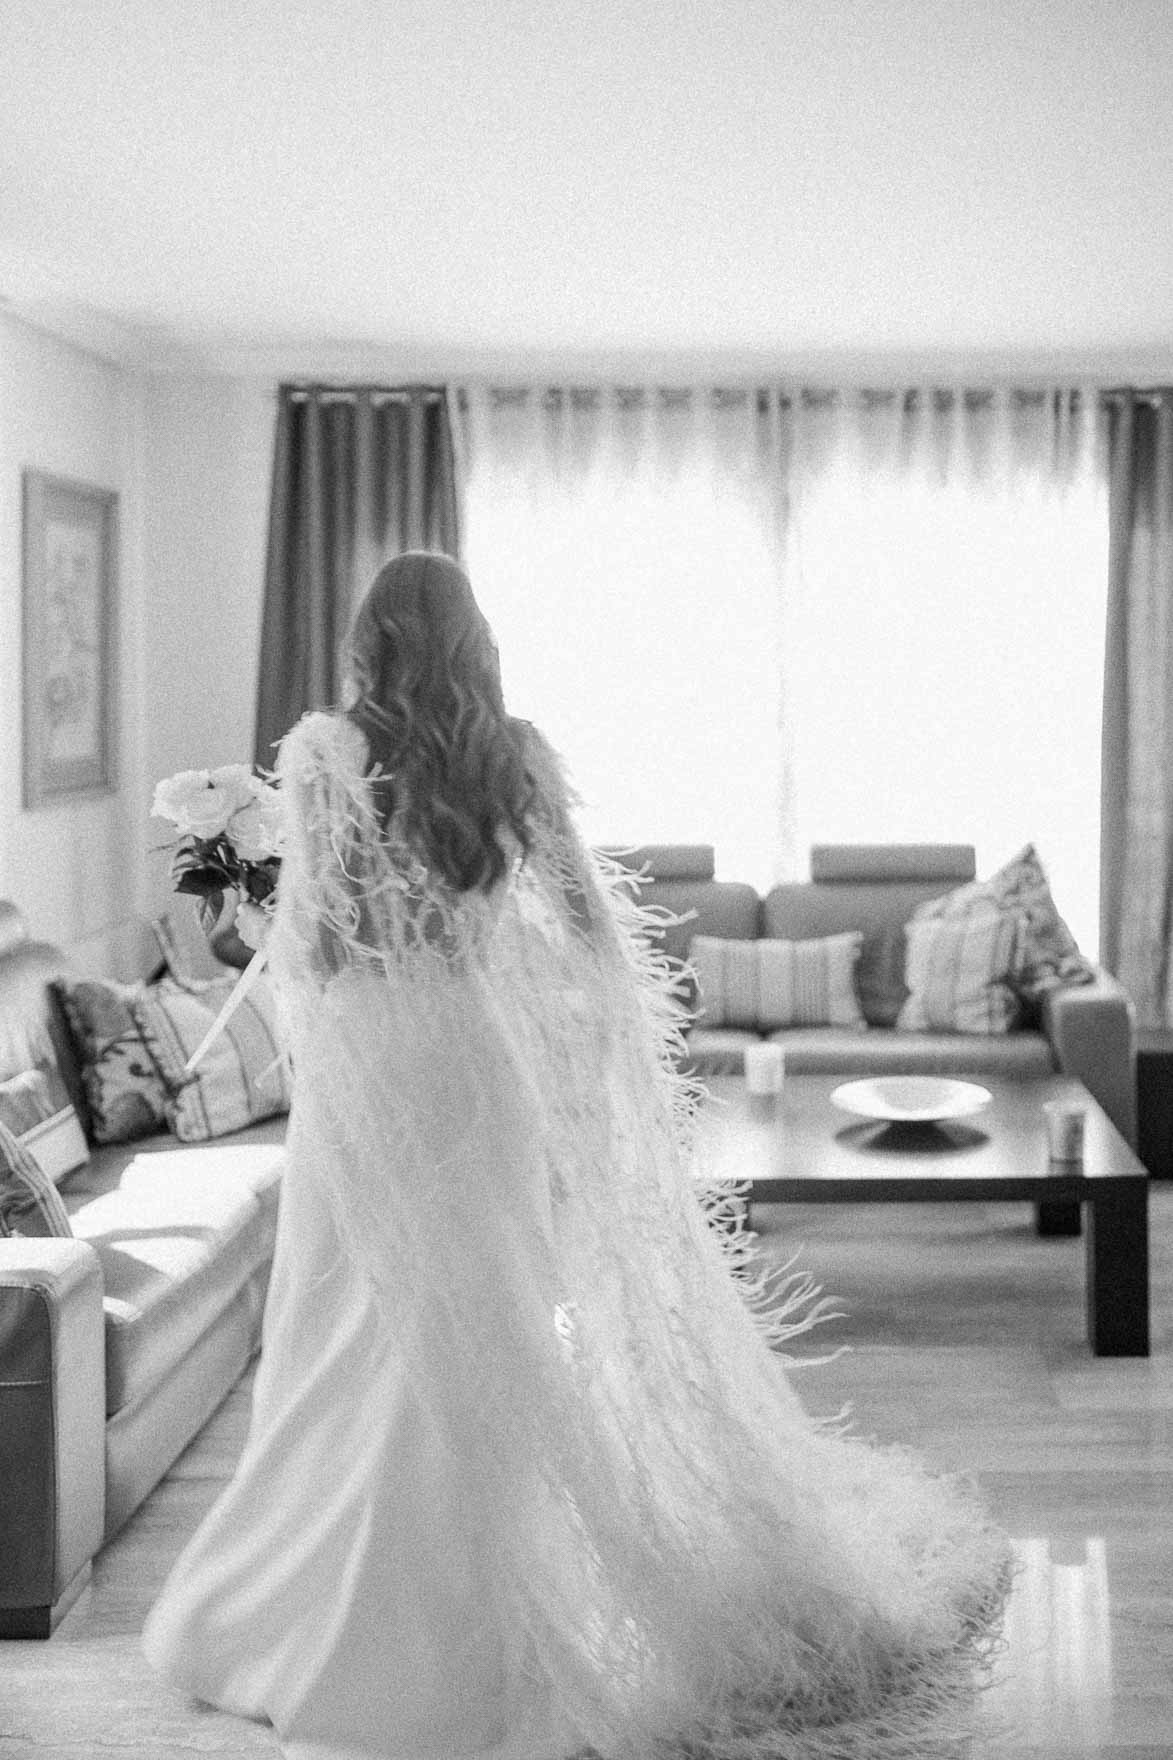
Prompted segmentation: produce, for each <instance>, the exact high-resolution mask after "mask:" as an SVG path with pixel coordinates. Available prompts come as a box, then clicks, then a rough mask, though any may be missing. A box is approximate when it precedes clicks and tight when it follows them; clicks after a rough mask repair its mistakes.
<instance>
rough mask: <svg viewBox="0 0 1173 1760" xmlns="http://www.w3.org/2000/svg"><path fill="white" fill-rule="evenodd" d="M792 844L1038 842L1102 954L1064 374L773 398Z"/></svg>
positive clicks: (1074, 918)
mask: <svg viewBox="0 0 1173 1760" xmlns="http://www.w3.org/2000/svg"><path fill="white" fill-rule="evenodd" d="M779 401H780V404H781V409H780V415H779V424H778V426H779V434H780V461H781V468H782V469H783V472H784V474H785V478H786V482H787V489H788V501H789V510H790V525H789V539H788V545H787V575H786V581H785V586H784V592H783V611H784V617H785V623H784V639H783V643H782V656H783V665H784V669H785V676H784V689H785V691H786V694H787V697H788V700H789V703H790V725H791V727H792V730H793V742H794V744H793V751H792V754H791V763H792V773H793V776H794V785H795V792H796V802H795V818H796V824H797V842H798V845H799V848H800V849H801V850H802V851H803V852H804V853H805V851H806V850H807V849H808V848H809V846H810V844H811V843H814V842H840V841H843V842H856V841H858V842H882V841H887V840H889V839H891V840H895V841H920V840H927V841H934V840H938V839H940V840H944V841H949V842H972V843H974V844H975V845H976V847H977V858H978V868H979V872H981V873H988V872H991V871H992V870H993V869H994V868H996V867H998V866H1000V865H1001V864H1002V863H1003V862H1004V861H1005V860H1006V859H1007V858H1008V857H1010V856H1011V855H1013V854H1014V853H1015V852H1016V850H1018V849H1020V848H1021V847H1022V846H1023V845H1024V844H1025V843H1027V842H1033V843H1034V844H1035V845H1036V848H1037V849H1038V852H1039V854H1040V856H1041V858H1042V860H1043V862H1044V865H1045V867H1046V869H1047V871H1048V874H1049V877H1050V880H1051V884H1052V888H1053V890H1054V893H1055V897H1056V900H1057V902H1058V905H1059V908H1060V910H1061V911H1062V913H1063V914H1064V916H1065V917H1066V918H1067V920H1068V921H1069V923H1070V924H1071V927H1072V930H1073V932H1074V933H1075V935H1076V938H1077V939H1078V940H1079V942H1080V944H1081V946H1082V947H1083V948H1084V950H1085V952H1087V953H1088V954H1089V956H1091V957H1094V956H1095V953H1096V948H1097V937H1098V927H1099V924H1098V914H1099V913H1098V878H1099V876H1098V862H1097V858H1096V854H1095V852H1096V849H1097V844H1098V837H1099V788H1100V783H1099V772H1100V721H1101V701H1102V689H1103V626H1104V605H1105V593H1106V579H1107V510H1106V502H1105V495H1104V483H1103V474H1104V459H1103V435H1102V430H1101V425H1100V419H1099V396H1098V393H1097V391H1096V390H1095V389H1089V388H1087V387H1082V386H1078V385H1066V386H1055V385H1052V386H1040V387H1032V388H1025V387H1024V388H1015V387H994V388H991V387H948V386H912V387H905V388H890V389H880V390H856V391H787V392H783V393H781V394H780V398H779Z"/></svg>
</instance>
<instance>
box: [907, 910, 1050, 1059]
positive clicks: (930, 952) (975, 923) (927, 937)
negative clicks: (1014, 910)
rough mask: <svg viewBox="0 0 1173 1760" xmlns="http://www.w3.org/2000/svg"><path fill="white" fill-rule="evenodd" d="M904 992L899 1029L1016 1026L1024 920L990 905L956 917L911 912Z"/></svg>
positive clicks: (965, 1030)
mask: <svg viewBox="0 0 1173 1760" xmlns="http://www.w3.org/2000/svg"><path fill="white" fill-rule="evenodd" d="M904 937H905V953H904V981H905V983H906V984H907V985H908V996H907V998H906V1000H905V1003H904V1006H903V1007H902V1009H901V1010H900V1013H899V1015H898V1016H897V1018H896V1026H897V1030H898V1031H899V1030H911V1031H913V1032H944V1033H1008V1032H1009V1031H1010V1029H1011V1028H1012V1027H1014V1026H1015V1025H1017V1022H1018V1017H1019V1012H1020V1009H1019V1000H1018V997H1017V995H1016V993H1015V983H1016V974H1017V972H1018V970H1019V969H1020V962H1021V957H1022V954H1021V948H1022V924H1021V921H1020V919H1019V918H1018V917H1014V916H1009V915H1007V914H1006V913H1005V912H1004V911H994V910H990V909H989V908H988V907H987V908H986V910H985V912H984V913H983V914H982V915H980V916H979V915H977V914H970V915H967V916H964V917H959V918H957V919H956V920H955V921H954V920H951V919H949V918H947V917H935V918H934V917H929V918H923V919H921V918H917V917H914V918H913V919H912V921H911V922H910V923H906V924H905V927H904Z"/></svg>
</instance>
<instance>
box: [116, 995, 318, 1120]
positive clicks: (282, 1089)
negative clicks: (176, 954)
mask: <svg viewBox="0 0 1173 1760" xmlns="http://www.w3.org/2000/svg"><path fill="white" fill-rule="evenodd" d="M237 981H238V980H237V979H236V977H235V976H230V977H227V978H222V979H217V980H216V982H215V983H211V984H201V985H200V987H199V989H198V990H185V989H182V988H180V987H179V986H177V985H173V984H154V985H149V986H147V987H146V988H144V989H143V990H141V991H140V992H139V993H138V994H137V995H136V996H135V997H133V998H132V999H131V1002H130V1008H131V1012H132V1014H133V1015H134V1018H135V1020H136V1021H137V1023H138V1026H139V1028H140V1030H141V1032H142V1034H143V1038H144V1040H145V1041H146V1044H147V1045H148V1047H149V1048H150V1052H151V1056H152V1058H153V1059H154V1061H155V1063H156V1064H157V1066H158V1068H159V1069H160V1070H161V1072H162V1075H163V1080H164V1082H165V1084H166V1088H167V1123H168V1124H169V1125H170V1127H171V1129H172V1130H173V1131H174V1132H175V1135H176V1136H177V1137H179V1138H180V1139H181V1140H182V1141H183V1142H185V1143H203V1142H207V1141H208V1139H209V1138H212V1137H223V1136H227V1135H229V1134H230V1133H231V1132H233V1131H239V1130H244V1129H245V1128H246V1127H247V1126H248V1125H250V1124H254V1123H256V1122H257V1121H258V1120H260V1119H263V1118H271V1117H272V1116H273V1114H274V1113H277V1112H288V1110H289V1082H288V1079H287V1076H286V1073H285V1066H284V1062H283V1059H282V1056H281V1047H280V1044H279V1042H278V1037H277V1008H276V1002H275V1000H274V996H273V992H272V990H271V988H270V986H269V984H268V983H267V981H266V978H265V976H264V974H263V973H262V975H261V977H260V979H259V980H258V981H257V982H256V983H254V984H253V986H252V989H251V990H250V991H249V992H248V995H247V996H245V997H244V998H243V999H242V1000H241V1001H239V1002H238V1003H237V1005H236V1009H235V1012H234V1013H233V1014H232V1015H231V1016H230V1017H229V1019H228V1020H227V1021H226V1023H225V1025H224V1027H223V1029H222V1030H221V1032H220V1035H219V1037H218V1038H217V1039H216V1040H215V1041H214V1043H213V1044H212V1045H211V1046H210V1047H209V1049H208V1050H207V1052H206V1053H205V1054H204V1056H203V1058H202V1059H201V1060H200V1062H199V1063H198V1064H197V1066H196V1068H195V1069H194V1070H193V1071H189V1070H188V1068H187V1060H188V1059H189V1058H190V1057H191V1056H192V1054H193V1053H194V1052H195V1051H196V1050H197V1049H198V1047H199V1045H200V1043H201V1041H202V1040H203V1039H204V1037H205V1035H206V1033H207V1032H208V1030H209V1028H210V1027H211V1026H212V1023H213V1021H214V1020H215V1019H216V1017H217V1015H218V1014H219V1012H220V1010H221V1008H222V1007H223V1005H224V1004H225V1003H226V1002H227V1001H228V999H229V997H230V996H231V995H232V993H233V991H234V989H235V987H236V983H237Z"/></svg>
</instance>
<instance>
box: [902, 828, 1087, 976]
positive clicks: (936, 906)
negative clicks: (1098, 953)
mask: <svg viewBox="0 0 1173 1760" xmlns="http://www.w3.org/2000/svg"><path fill="white" fill-rule="evenodd" d="M989 910H998V911H1003V912H1005V913H1006V914H1008V915H1013V916H1018V917H1020V918H1021V919H1022V923H1023V938H1022V954H1021V960H1020V964H1019V969H1018V973H1017V976H1016V979H1015V984H1016V987H1017V989H1018V991H1019V993H1020V994H1021V995H1022V996H1023V997H1025V998H1026V1000H1027V1001H1028V1002H1037V1001H1038V1000H1039V998H1040V997H1041V996H1042V995H1043V994H1044V993H1045V992H1046V991H1048V990H1054V989H1057V988H1059V987H1061V986H1064V985H1067V984H1090V983H1091V982H1092V980H1093V979H1094V978H1095V975H1096V969H1095V967H1094V966H1093V965H1092V963H1091V961H1090V960H1087V959H1085V958H1084V956H1083V954H1082V953H1080V951H1079V947H1078V945H1077V943H1076V940H1075V937H1074V935H1073V934H1072V933H1071V930H1070V929H1069V928H1068V927H1067V924H1066V923H1065V922H1064V921H1063V918H1062V917H1061V916H1060V915H1059V912H1058V910H1057V908H1056V906H1055V900H1054V899H1053V897H1052V896H1051V888H1050V886H1049V885H1048V883H1047V876H1046V872H1045V870H1044V868H1043V864H1042V862H1041V861H1040V860H1039V855H1038V851H1037V850H1036V849H1035V846H1034V844H1033V843H1028V844H1027V845H1026V846H1025V848H1023V849H1020V850H1019V852H1018V854H1017V855H1015V856H1012V857H1011V859H1010V860H1009V861H1008V862H1006V863H1005V864H1004V865H1003V866H1002V867H1001V868H999V869H998V871H997V873H996V874H991V875H990V877H989V879H988V880H975V881H974V882H973V883H972V884H971V885H969V886H959V887H958V888H957V889H956V891H954V892H947V893H946V894H945V895H944V897H943V898H938V899H933V900H930V901H929V903H927V904H922V905H920V906H918V908H917V912H916V915H917V917H918V918H924V917H943V918H949V919H954V918H962V917H967V916H973V915H975V914H981V913H982V912H984V911H989Z"/></svg>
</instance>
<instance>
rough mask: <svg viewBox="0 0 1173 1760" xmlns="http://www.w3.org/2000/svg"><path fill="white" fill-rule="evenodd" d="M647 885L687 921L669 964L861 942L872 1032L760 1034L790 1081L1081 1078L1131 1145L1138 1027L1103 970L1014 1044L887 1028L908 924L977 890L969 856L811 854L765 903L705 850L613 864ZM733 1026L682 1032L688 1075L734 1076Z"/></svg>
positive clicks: (651, 854)
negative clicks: (765, 940)
mask: <svg viewBox="0 0 1173 1760" xmlns="http://www.w3.org/2000/svg"><path fill="white" fill-rule="evenodd" d="M610 853H612V854H613V855H615V856H616V857H617V859H620V860H621V861H622V863H623V864H624V865H625V866H627V867H629V868H631V869H632V871H633V872H637V873H643V875H644V876H645V883H644V884H643V885H642V886H641V887H640V889H639V900H640V903H641V904H645V905H655V906H657V907H660V908H662V909H663V910H665V911H667V912H670V913H672V914H673V915H674V916H677V917H680V918H682V919H683V920H682V921H679V922H676V923H672V924H670V925H669V926H668V927H666V928H665V929H664V930H663V932H662V937H661V943H662V946H663V949H664V951H665V952H666V953H667V954H669V956H670V957H672V958H674V959H679V960H687V958H688V952H689V947H690V945H691V942H692V938H693V936H694V935H715V936H719V937H722V938H725V939H751V938H755V937H758V936H770V937H776V938H778V939H782V940H807V939H814V938H816V937H820V936H824V935H837V934H840V933H842V932H843V931H845V930H852V929H855V930H860V931H862V933H863V945H862V948H861V952H860V960H859V965H858V967H857V969H856V982H857V987H858V990H859V995H860V1001H861V1005H862V1008H863V1012H864V1015H865V1017H867V1018H868V1020H869V1021H870V1022H872V1023H875V1024H872V1025H870V1026H869V1028H868V1030H867V1031H866V1032H863V1033H861V1032H857V1031H852V1030H850V1029H845V1028H841V1027H786V1028H782V1029H780V1030H779V1031H777V1032H774V1033H770V1034H768V1035H765V1036H767V1037H769V1038H771V1039H775V1040H777V1041H778V1042H779V1043H780V1044H781V1045H782V1046H784V1048H785V1052H786V1067H787V1069H789V1070H793V1071H796V1072H797V1071H810V1072H823V1073H827V1074H838V1073H842V1074H843V1075H844V1076H845V1077H847V1076H867V1075H879V1074H892V1075H896V1074H901V1075H905V1074H916V1073H924V1074H930V1073H931V1074H943V1075H954V1076H969V1077H972V1078H974V1079H976V1080H978V1081H980V1080H981V1078H982V1075H983V1074H987V1075H1008V1076H1014V1075H1021V1076H1027V1075H1032V1074H1044V1073H1048V1072H1050V1071H1053V1070H1060V1071H1063V1072H1065V1073H1067V1074H1070V1075H1073V1076H1076V1077H1078V1079H1079V1080H1080V1081H1082V1082H1083V1084H1084V1086H1085V1087H1086V1088H1087V1089H1088V1091H1089V1092H1090V1093H1091V1094H1092V1095H1093V1096H1094V1097H1095V1099H1096V1100H1098V1101H1099V1103H1100V1105H1101V1106H1102V1107H1103V1108H1104V1111H1105V1112H1106V1113H1107V1114H1108V1117H1109V1118H1110V1119H1111V1120H1112V1122H1113V1123H1114V1124H1115V1125H1116V1127H1117V1129H1118V1130H1119V1131H1120V1133H1121V1135H1122V1136H1123V1137H1124V1138H1125V1139H1126V1141H1127V1142H1129V1143H1130V1144H1132V1145H1133V1146H1134V1147H1135V1144H1136V1028H1135V1019H1134V1011H1133V1007H1132V1004H1131V1001H1130V1000H1129V998H1128V996H1127V994H1126V992H1125V991H1124V989H1123V987H1122V986H1121V985H1120V984H1119V983H1118V982H1117V981H1116V979H1115V978H1113V977H1111V976H1110V975H1109V974H1108V973H1107V972H1103V971H1101V972H1099V973H1098V975H1097V978H1096V981H1095V982H1094V983H1090V984H1083V985H1076V986H1072V987H1070V988H1067V989H1062V990H1056V991H1053V992H1051V993H1050V994H1049V995H1048V997H1047V998H1046V1000H1045V1002H1044V1004H1043V1005H1042V1007H1041V1009H1040V1010H1039V1012H1038V1014H1037V1017H1036V1018H1034V1019H1028V1020H1027V1021H1026V1022H1024V1024H1023V1026H1022V1027H1021V1028H1020V1029H1017V1030H1015V1031H1014V1032H1011V1033H1006V1034H1001V1035H996V1036H990V1037H984V1036H979V1035H975V1034H968V1033H914V1032H904V1031H898V1030H897V1029H896V1027H895V1025H894V1022H895V1019H896V1014H897V1011H898V1008H899V1002H900V999H901V996H902V994H904V989H903V983H902V977H901V974H902V971H903V959H904V924H905V923H906V922H907V921H908V919H909V918H910V917H911V915H912V913H913V911H914V910H915V908H916V906H917V905H918V904H921V903H922V902H923V901H925V900H926V899H930V898H937V897H940V896H941V895H942V894H943V893H946V892H950V891H952V890H953V888H954V887H957V886H960V885H962V884H963V883H964V882H965V881H968V880H972V879H973V878H974V873H975V861H974V850H973V848H972V846H971V845H968V844H903V845H901V844H869V845H843V844H825V845H816V847H815V848H814V849H813V850H812V851H811V877H810V879H809V880H807V881H801V882H794V883H791V884H788V885H781V886H775V887H774V888H773V889H772V890H771V891H770V892H768V893H766V895H765V896H764V897H762V896H760V895H759V894H758V893H757V892H756V891H755V890H754V888H753V887H752V886H747V885H745V884H743V883H741V882H739V881H722V880H715V879H714V878H713V874H714V859H713V850H712V848H711V847H710V846H708V845H703V844H702V845H647V846H644V847H642V848H639V849H635V850H629V851H624V852H619V851H613V852H610ZM760 1036H761V1035H758V1034H756V1033H753V1032H750V1031H747V1030H745V1029H742V1028H737V1027H727V1026H720V1027H706V1026H705V1024H704V1019H703V1016H701V1017H699V1018H698V1019H697V1020H696V1021H695V1023H694V1024H693V1026H692V1027H691V1030H690V1031H689V1033H688V1039H687V1050H688V1067H689V1068H690V1069H691V1070H692V1071H694V1072H695V1073H697V1074H699V1075H701V1076H706V1075H724V1074H733V1073H739V1072H740V1071H741V1069H742V1068H743V1065H744V1053H745V1046H746V1044H747V1043H750V1042H752V1041H754V1040H755V1039H757V1038H758V1037H760Z"/></svg>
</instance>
